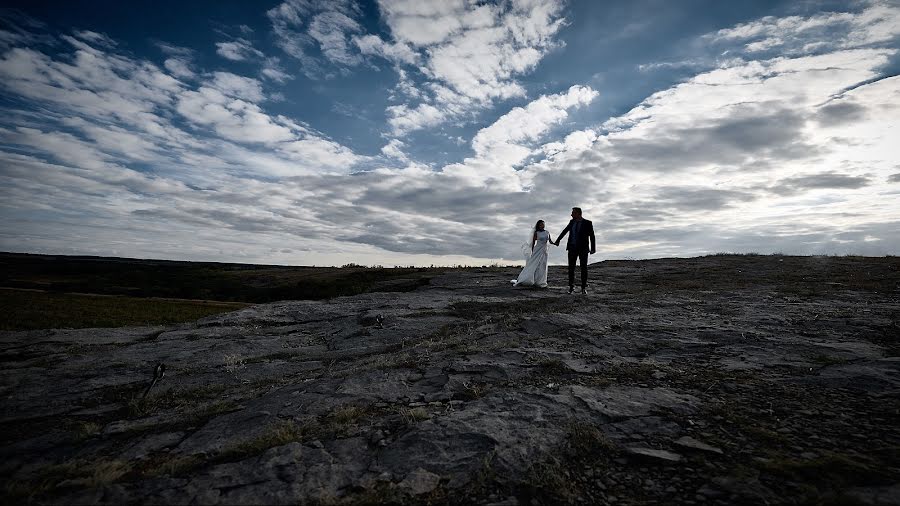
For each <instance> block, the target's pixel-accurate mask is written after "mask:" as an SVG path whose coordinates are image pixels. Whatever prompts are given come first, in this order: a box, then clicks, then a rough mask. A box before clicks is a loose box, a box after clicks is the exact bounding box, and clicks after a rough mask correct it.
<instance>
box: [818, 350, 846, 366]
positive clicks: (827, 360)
mask: <svg viewBox="0 0 900 506" xmlns="http://www.w3.org/2000/svg"><path fill="white" fill-rule="evenodd" d="M812 361H813V362H815V363H817V364H820V365H822V366H823V367H824V366H829V365H838V364H846V363H847V360H846V359H843V358H840V357H832V356H829V355H825V354H824V353H820V354H818V355H816V356H815V357H813V358H812Z"/></svg>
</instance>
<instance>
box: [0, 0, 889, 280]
mask: <svg viewBox="0 0 900 506" xmlns="http://www.w3.org/2000/svg"><path fill="white" fill-rule="evenodd" d="M898 49H900V5H898V3H897V2H886V1H874V0H873V1H865V2H777V1H770V2H764V1H758V2H729V3H723V2H715V1H699V0H697V1H685V2H664V1H636V2H635V1H628V2H625V1H623V2H555V1H534V2H532V1H518V2H495V3H483V2H467V1H449V0H447V1H443V0H442V1H435V2H425V1H406V0H385V1H381V2H353V1H331V2H315V1H309V0H291V1H287V2H268V3H263V2H253V3H251V2H233V3H226V2H209V3H201V2H145V3H140V2H93V3H91V4H90V6H89V7H86V6H85V5H84V4H77V3H57V4H51V3H36V2H20V3H16V2H5V7H3V8H2V10H0V108H2V111H0V113H2V114H0V179H2V190H0V209H2V213H3V217H4V220H2V223H0V249H2V250H5V251H22V252H37V253H62V254H93V255H117V256H130V257H141V258H167V259H186V260H212V261H234V262H253V263H278V264H298V265H304V264H305V265H312V264H314V265H341V264H344V263H348V262H356V263H362V264H370V265H372V264H381V265H397V264H399V265H410V264H419V265H429V264H457V263H475V264H481V263H485V262H504V263H506V262H512V261H520V260H521V259H520V258H519V253H518V252H519V245H520V244H521V242H522V241H523V239H524V236H525V235H527V231H528V230H529V229H530V227H531V225H532V224H533V223H534V221H536V220H537V219H544V220H545V221H546V222H547V225H548V228H549V230H550V231H551V233H552V234H553V235H555V234H556V233H557V232H558V231H559V230H561V229H562V228H563V227H564V226H565V224H566V222H567V217H568V214H569V210H570V208H571V207H572V206H580V207H582V208H584V209H585V215H586V217H588V218H589V219H592V220H593V221H594V222H595V228H596V229H597V231H598V233H599V235H598V240H599V246H598V254H597V255H596V256H595V257H594V258H593V259H594V260H600V259H605V258H652V257H660V256H691V255H699V254H707V253H714V252H760V253H771V252H782V253H792V254H821V253H826V254H845V253H857V254H868V255H883V254H896V253H897V252H898V250H900V233H898V230H900V205H898V204H897V203H896V202H897V201H898V199H897V193H898V191H900V156H898V154H900V151H898V148H897V146H898V142H900V133H898V128H897V124H898V120H897V119H896V118H898V117H900V111H897V108H898V106H900V78H898V77H897V73H898V69H900V56H898ZM551 261H553V262H557V263H561V262H563V261H564V258H563V252H562V251H558V250H554V251H553V253H552V256H551Z"/></svg>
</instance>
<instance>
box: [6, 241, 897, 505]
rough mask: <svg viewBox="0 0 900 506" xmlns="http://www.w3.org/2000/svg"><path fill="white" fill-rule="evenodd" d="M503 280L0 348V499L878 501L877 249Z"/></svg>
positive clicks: (881, 280)
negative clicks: (515, 284)
mask: <svg viewBox="0 0 900 506" xmlns="http://www.w3.org/2000/svg"><path fill="white" fill-rule="evenodd" d="M515 275H516V270H515V269H483V270H480V271H468V272H463V271H450V272H448V273H447V274H444V275H442V276H439V277H435V278H434V279H432V280H431V283H430V284H429V285H428V286H425V287H422V288H420V289H418V290H415V291H412V292H407V293H375V294H364V295H358V296H354V297H342V298H336V299H332V300H328V301H319V302H295V301H284V302H277V303H272V304H263V305H258V306H253V307H250V308H247V309H244V310H241V311H237V312H234V313H228V314H224V315H219V316H214V317H210V318H207V319H204V320H200V321H197V322H195V323H191V324H184V325H178V326H171V327H156V328H118V329H86V330H46V331H30V332H6V333H2V334H0V360H2V362H3V365H4V367H3V368H2V369H0V394H2V399H3V401H2V402H3V410H2V415H0V416H2V419H0V429H2V430H0V433H2V436H0V437H2V449H0V457H2V458H0V475H2V476H3V481H4V482H5V487H4V490H3V494H4V496H5V497H4V500H3V502H4V503H9V504H13V503H23V502H28V501H31V502H36V503H62V504H77V503H111V504H129V503H142V504H144V503H165V504H174V503H199V504H219V503H222V504H249V503H265V504H284V503H289V504H297V503H300V504H331V503H350V504H354V503H375V502H395V503H416V504H418V503H433V504H440V503H451V504H458V503H469V502H473V501H474V502H479V503H495V504H547V503H560V502H562V503H566V502H567V503H589V504H647V503H659V504H900V259H898V258H896V257H889V258H849V257H781V256H710V257H704V258H696V259H663V260H653V261H607V262H602V263H599V264H595V265H593V266H591V273H590V276H591V280H592V284H591V288H590V293H589V294H588V295H568V294H566V293H565V288H564V286H563V285H564V284H565V283H564V280H563V277H564V275H565V273H564V269H562V268H556V267H554V268H551V272H550V282H551V284H552V285H553V286H551V288H549V289H547V290H527V289H513V288H511V287H510V285H509V280H510V279H512V278H514V277H515ZM158 363H162V364H165V371H166V374H165V376H164V377H163V378H162V379H161V380H160V381H159V382H158V383H157V384H156V385H154V386H153V387H152V388H151V389H150V390H149V392H148V393H147V394H146V397H144V394H145V392H147V387H148V385H149V384H150V382H151V379H152V377H153V371H154V366H156V364H158Z"/></svg>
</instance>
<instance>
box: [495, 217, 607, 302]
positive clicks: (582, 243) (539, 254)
mask: <svg viewBox="0 0 900 506" xmlns="http://www.w3.org/2000/svg"><path fill="white" fill-rule="evenodd" d="M566 234H569V241H568V242H567V243H566V250H568V252H569V293H572V292H574V291H575V262H576V260H580V262H581V293H587V259H588V252H590V254H591V255H593V254H594V253H595V252H596V248H595V246H596V244H595V240H594V225H593V223H591V222H590V221H589V220H586V219H584V218H582V217H581V208H579V207H573V208H572V220H571V221H569V224H568V225H566V228H565V229H563V231H562V232H560V233H559V237H557V238H556V242H553V241H551V240H550V232H547V231H546V230H544V220H538V222H537V223H536V224H535V226H534V229H533V230H532V233H531V237H530V241H529V242H528V243H525V244H523V245H522V252H523V253H524V255H525V258H526V262H525V267H524V268H523V269H522V272H521V273H520V274H519V277H518V278H516V279H515V280H513V282H512V283H513V286H537V287H540V288H547V258H548V256H549V252H548V251H547V245H548V244H553V245H554V246H559V242H560V241H561V240H562V238H563V237H565V236H566ZM588 246H590V248H588Z"/></svg>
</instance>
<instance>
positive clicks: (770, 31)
mask: <svg viewBox="0 0 900 506" xmlns="http://www.w3.org/2000/svg"><path fill="white" fill-rule="evenodd" d="M863 5H865V6H866V7H865V9H864V10H863V11H862V12H860V13H853V12H823V13H819V14H815V15H813V16H808V17H803V16H788V17H783V18H777V17H774V16H766V17H764V18H761V19H758V20H755V21H752V22H749V23H743V24H739V25H737V26H734V27H731V28H724V29H722V30H719V31H717V32H715V33H713V34H709V35H708V36H707V37H706V38H707V39H709V40H712V41H714V42H731V41H741V42H744V43H745V45H744V50H746V51H747V52H749V53H759V52H765V51H772V50H775V49H777V50H779V51H780V52H781V53H782V54H786V53H798V52H800V53H808V52H813V51H819V52H821V51H828V50H838V49H849V48H860V47H868V46H871V45H873V44H879V43H884V42H889V41H891V40H896V38H897V35H898V30H900V7H898V6H897V5H896V4H893V3H890V2H881V1H871V2H865V3H863Z"/></svg>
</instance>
